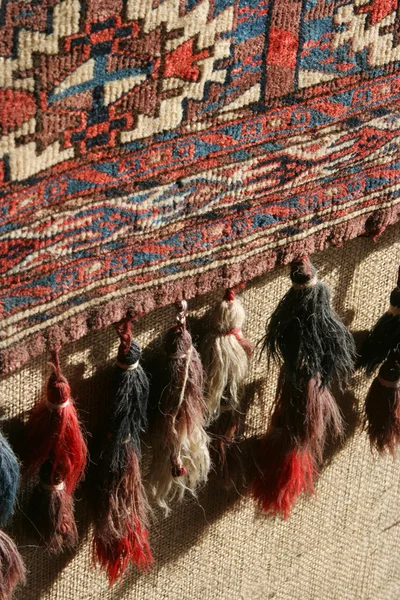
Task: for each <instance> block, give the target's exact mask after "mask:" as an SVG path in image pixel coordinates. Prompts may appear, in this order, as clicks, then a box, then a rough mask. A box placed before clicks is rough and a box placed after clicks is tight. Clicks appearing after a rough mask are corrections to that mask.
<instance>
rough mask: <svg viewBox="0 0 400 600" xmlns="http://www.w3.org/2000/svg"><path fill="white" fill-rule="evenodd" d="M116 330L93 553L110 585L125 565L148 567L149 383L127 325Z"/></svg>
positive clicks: (138, 348) (149, 553) (129, 325)
mask: <svg viewBox="0 0 400 600" xmlns="http://www.w3.org/2000/svg"><path fill="white" fill-rule="evenodd" d="M117 331H118V334H119V336H120V339H121V343H120V346H119V350H118V359H117V364H116V366H115V371H114V381H113V389H114V401H113V404H112V412H111V414H110V429H109V434H108V442H107V445H106V448H105V450H104V454H103V456H102V459H101V465H100V473H101V475H100V476H101V479H102V480H101V483H100V490H99V495H98V502H97V506H96V517H95V531H94V552H93V556H94V560H95V562H97V563H98V564H99V565H100V567H101V568H102V569H104V570H105V571H106V572H107V575H108V578H109V581H110V584H112V583H114V581H115V580H116V579H117V578H122V576H123V574H124V572H125V569H126V567H127V566H128V563H129V562H132V563H134V564H135V565H136V566H137V567H138V568H139V569H141V570H147V569H148V568H149V567H150V566H151V564H152V563H153V557H152V555H151V551H150V546H149V542H148V534H147V526H148V512H149V507H148V502H147V497H146V493H145V490H144V487H143V484H142V478H141V472H140V458H141V447H140V438H141V434H142V433H143V432H144V431H145V430H146V428H147V404H148V397H149V381H148V379H147V376H146V374H145V372H144V370H143V368H142V367H141V365H140V362H139V361H140V357H141V348H140V346H139V345H138V344H137V343H136V342H135V341H134V340H133V339H132V333H131V323H130V321H129V320H127V321H124V322H122V323H120V324H119V326H118V327H117Z"/></svg>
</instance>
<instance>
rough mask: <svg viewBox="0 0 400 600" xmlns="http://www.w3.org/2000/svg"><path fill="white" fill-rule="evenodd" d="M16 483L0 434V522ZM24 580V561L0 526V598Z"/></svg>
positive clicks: (6, 516) (7, 514) (12, 459)
mask: <svg viewBox="0 0 400 600" xmlns="http://www.w3.org/2000/svg"><path fill="white" fill-rule="evenodd" d="M18 486H19V464H18V460H17V458H16V456H15V454H14V453H13V451H12V450H11V448H10V446H9V444H8V442H7V441H6V439H5V438H4V437H3V436H2V435H1V434H0V525H1V526H2V527H3V526H4V525H6V524H7V522H8V521H9V520H10V518H11V516H12V514H13V512H14V507H15V501H16V497H17V491H18ZM22 583H25V565H24V562H23V560H22V558H21V555H20V554H19V552H18V549H17V547H16V545H15V543H14V542H13V541H12V539H11V538H10V537H9V536H8V535H6V534H5V533H4V532H3V531H1V530H0V599H1V600H11V598H12V595H13V592H14V589H15V588H16V587H17V585H19V584H22Z"/></svg>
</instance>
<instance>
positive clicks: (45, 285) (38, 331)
mask: <svg viewBox="0 0 400 600" xmlns="http://www.w3.org/2000/svg"><path fill="white" fill-rule="evenodd" d="M399 68H400V2H398V0H87V1H83V0H45V1H43V2H29V3H26V2H25V1H22V0H7V1H6V2H3V4H2V6H1V10H0V317H1V323H2V325H1V326H0V360H1V363H0V370H1V369H2V370H3V371H7V370H11V369H13V368H15V367H16V366H18V365H19V364H22V363H23V362H24V361H25V360H27V359H28V358H29V357H31V356H34V355H35V354H37V353H38V352H40V351H41V350H43V349H44V348H45V347H46V345H49V344H50V345H51V344H54V343H55V342H56V341H57V343H58V342H59V341H70V340H74V339H77V338H78V337H80V336H81V335H83V334H84V333H85V332H86V331H87V330H89V329H92V328H96V327H103V326H106V325H108V324H110V323H111V322H114V321H116V320H118V318H119V316H121V315H122V314H123V313H124V311H126V310H127V309H130V310H131V311H132V312H133V313H134V314H135V315H136V316H137V315H139V314H142V313H144V312H147V311H148V310H150V309H151V308H154V307H155V306H158V305H161V304H165V303H166V302H173V301H174V300H175V299H176V297H177V296H179V294H181V293H183V290H184V291H185V294H186V296H187V297H190V296H191V295H194V294H195V293H199V292H202V291H207V290H208V289H211V288H212V287H215V285H217V284H218V285H221V286H226V285H228V284H230V283H231V284H233V283H234V282H239V281H243V280H246V279H249V278H250V277H253V276H255V275H256V274H261V273H262V272H265V270H267V269H269V268H271V267H272V266H273V265H274V264H275V263H276V261H281V262H282V261H283V262H285V261H286V260H288V259H289V257H290V256H291V253H293V252H295V251H296V250H298V249H300V250H301V249H302V250H304V249H305V248H309V249H310V248H311V249H312V248H322V247H324V245H327V244H332V243H342V242H343V241H344V240H345V239H348V238H350V237H354V236H355V235H359V234H360V233H362V232H364V231H365V227H367V229H368V228H369V229H371V227H372V230H373V231H378V230H379V231H380V230H381V229H382V227H384V226H386V225H387V224H388V223H390V222H394V221H395V220H396V219H397V216H398V212H399V209H398V208H397V207H398V206H399V189H400V163H399V160H398V158H399V157H398V153H399V152H398V148H399V138H400V112H399V107H400V72H399Z"/></svg>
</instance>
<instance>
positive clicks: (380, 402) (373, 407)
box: [364, 353, 400, 455]
mask: <svg viewBox="0 0 400 600" xmlns="http://www.w3.org/2000/svg"><path fill="white" fill-rule="evenodd" d="M399 358H400V356H399V353H397V354H394V353H392V354H390V355H389V358H388V359H387V360H386V361H385V362H384V363H383V365H382V366H381V368H380V369H379V374H378V376H377V377H375V379H374V380H373V382H372V384H371V387H370V389H369V392H368V395H367V398H366V400H365V419H364V424H365V428H366V430H367V433H368V436H369V439H370V442H371V447H372V448H376V450H378V452H380V453H384V452H385V450H388V451H389V452H390V453H391V454H392V455H394V453H395V450H396V446H397V445H398V444H399V443H400V365H399Z"/></svg>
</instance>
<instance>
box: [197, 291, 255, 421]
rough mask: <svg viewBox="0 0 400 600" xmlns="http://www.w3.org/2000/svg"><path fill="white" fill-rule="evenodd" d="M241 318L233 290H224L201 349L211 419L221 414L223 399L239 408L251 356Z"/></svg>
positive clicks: (238, 301)
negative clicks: (224, 292) (242, 386)
mask: <svg viewBox="0 0 400 600" xmlns="http://www.w3.org/2000/svg"><path fill="white" fill-rule="evenodd" d="M244 320H245V312H244V308H243V305H242V303H241V302H240V300H239V299H238V298H236V297H235V295H234V293H233V291H232V290H227V293H226V294H225V297H224V299H223V300H222V302H220V303H219V304H218V306H216V308H215V310H214V312H213V315H212V317H211V326H212V331H211V332H210V333H209V334H208V335H207V336H206V338H205V340H204V342H203V344H202V348H201V354H202V357H203V364H204V370H205V374H206V402H207V406H208V413H209V421H210V422H212V421H214V420H215V419H217V418H218V416H219V415H220V413H221V403H222V402H223V403H224V404H228V405H229V406H230V407H231V408H232V409H235V410H238V409H239V407H240V388H241V385H242V383H243V381H244V378H245V377H246V374H247V370H248V366H249V358H250V355H251V344H250V343H249V342H248V341H247V340H246V339H245V338H244V336H243V333H242V327H243V324H244Z"/></svg>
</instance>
